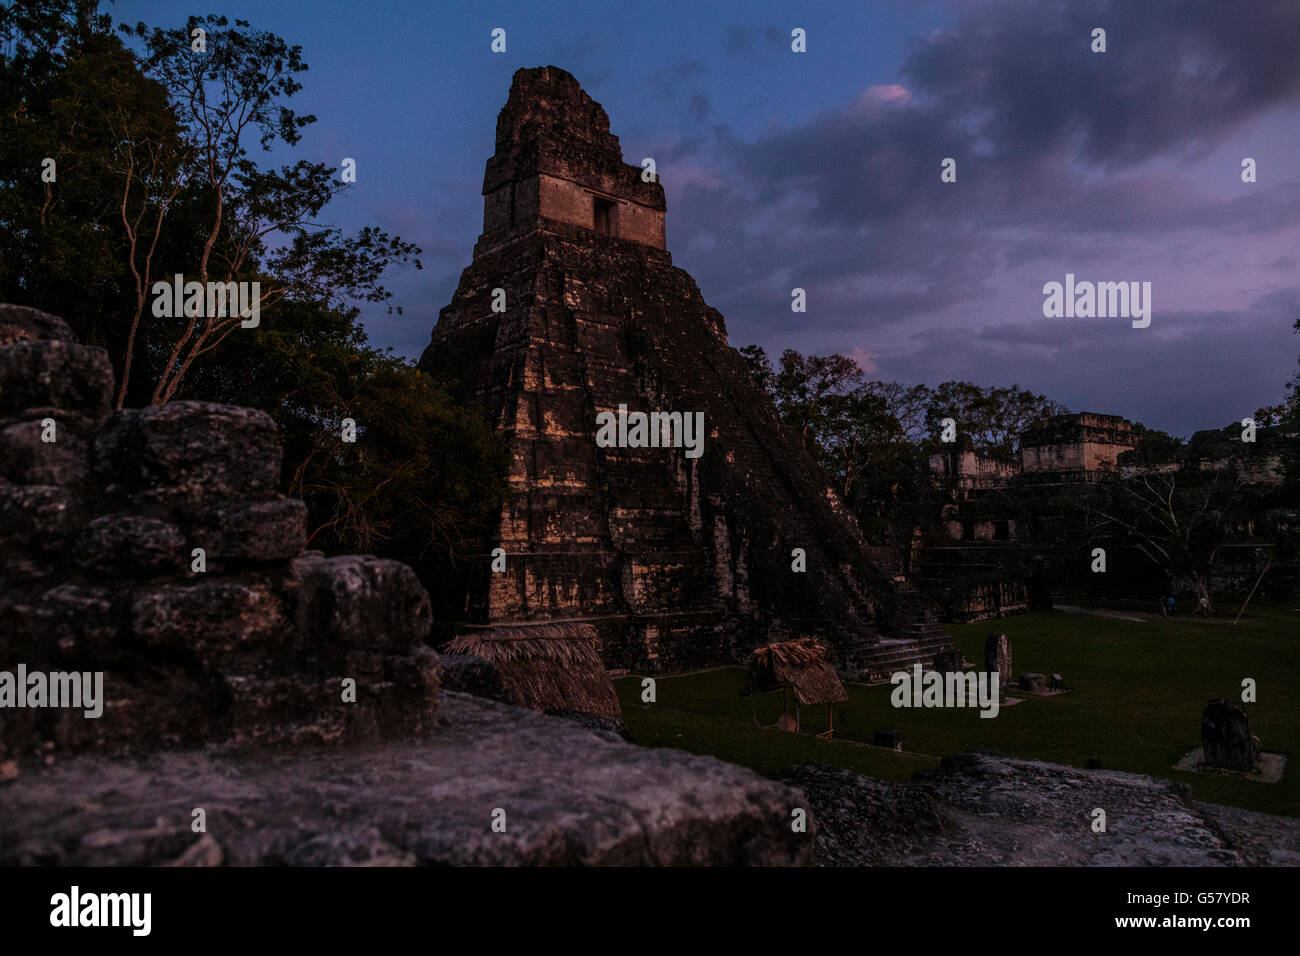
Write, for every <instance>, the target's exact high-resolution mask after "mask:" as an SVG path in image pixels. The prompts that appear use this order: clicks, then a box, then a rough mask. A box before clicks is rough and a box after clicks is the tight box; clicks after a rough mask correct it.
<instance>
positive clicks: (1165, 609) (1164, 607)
mask: <svg viewBox="0 0 1300 956" xmlns="http://www.w3.org/2000/svg"><path fill="white" fill-rule="evenodd" d="M1160 616H1161V617H1168V616H1169V598H1166V597H1162V598H1161V599H1160Z"/></svg>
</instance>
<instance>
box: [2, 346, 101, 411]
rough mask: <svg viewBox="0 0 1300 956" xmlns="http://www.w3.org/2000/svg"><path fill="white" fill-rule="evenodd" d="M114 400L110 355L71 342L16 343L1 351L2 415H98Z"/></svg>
mask: <svg viewBox="0 0 1300 956" xmlns="http://www.w3.org/2000/svg"><path fill="white" fill-rule="evenodd" d="M112 394H113V367H112V365H111V364H110V363H109V360H108V352H106V351H104V349H100V348H91V347H89V346H85V345H77V344H76V343H75V342H58V341H50V340H39V341H25V342H17V343H15V344H13V345H10V346H9V347H8V348H3V349H0V415H12V414H15V413H17V412H21V411H23V410H24V409H28V408H64V409H70V410H72V411H78V412H84V413H86V414H88V415H102V414H104V413H106V412H107V411H108V408H109V404H110V402H111V401H112Z"/></svg>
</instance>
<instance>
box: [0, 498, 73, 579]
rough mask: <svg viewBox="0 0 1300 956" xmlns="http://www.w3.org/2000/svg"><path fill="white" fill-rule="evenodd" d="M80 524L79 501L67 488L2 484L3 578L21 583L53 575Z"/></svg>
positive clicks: (0, 554) (0, 564)
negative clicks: (78, 522) (6, 577)
mask: <svg viewBox="0 0 1300 956" xmlns="http://www.w3.org/2000/svg"><path fill="white" fill-rule="evenodd" d="M77 521H78V509H77V501H76V497H75V496H74V495H73V493H72V492H71V491H70V490H69V489H67V488H61V487H57V486H53V485H26V486H22V485H9V484H0V574H4V575H6V576H9V577H11V578H14V579H18V580H34V579H37V578H39V577H42V576H45V575H47V574H49V573H50V572H51V571H52V570H53V567H54V564H55V563H56V562H57V561H58V560H59V557H60V553H61V552H62V551H63V549H64V547H65V546H66V544H67V541H68V538H69V537H70V536H71V535H72V534H73V533H74V531H75V529H76V526H77Z"/></svg>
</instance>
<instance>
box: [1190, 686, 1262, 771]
mask: <svg viewBox="0 0 1300 956" xmlns="http://www.w3.org/2000/svg"><path fill="white" fill-rule="evenodd" d="M1201 746H1202V747H1203V748H1204V749H1205V764H1206V766H1209V767H1218V768H1219V769H1221V770H1242V771H1250V770H1254V769H1255V763H1256V761H1257V760H1258V758H1259V743H1258V739H1257V738H1255V737H1252V736H1251V733H1250V718H1249V717H1247V716H1246V708H1244V707H1242V706H1241V704H1239V703H1237V702H1236V701H1234V700H1212V701H1210V702H1209V703H1207V704H1206V705H1205V709H1204V710H1202V711H1201Z"/></svg>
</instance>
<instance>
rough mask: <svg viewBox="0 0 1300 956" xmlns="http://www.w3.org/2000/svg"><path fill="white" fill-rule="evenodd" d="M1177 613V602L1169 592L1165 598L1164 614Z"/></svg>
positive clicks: (1173, 614)
mask: <svg viewBox="0 0 1300 956" xmlns="http://www.w3.org/2000/svg"><path fill="white" fill-rule="evenodd" d="M1177 614H1178V603H1177V602H1176V601H1174V596H1173V595H1172V594H1171V595H1169V597H1167V598H1165V616H1166V617H1174V616H1176V615H1177Z"/></svg>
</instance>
